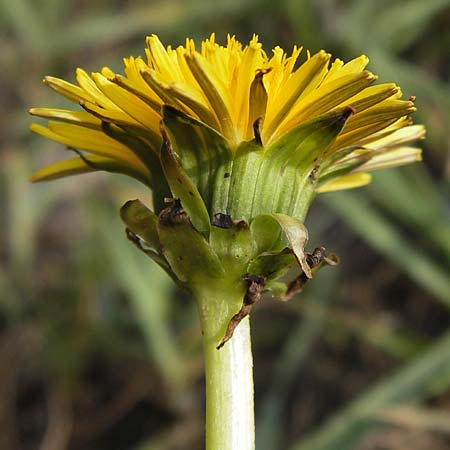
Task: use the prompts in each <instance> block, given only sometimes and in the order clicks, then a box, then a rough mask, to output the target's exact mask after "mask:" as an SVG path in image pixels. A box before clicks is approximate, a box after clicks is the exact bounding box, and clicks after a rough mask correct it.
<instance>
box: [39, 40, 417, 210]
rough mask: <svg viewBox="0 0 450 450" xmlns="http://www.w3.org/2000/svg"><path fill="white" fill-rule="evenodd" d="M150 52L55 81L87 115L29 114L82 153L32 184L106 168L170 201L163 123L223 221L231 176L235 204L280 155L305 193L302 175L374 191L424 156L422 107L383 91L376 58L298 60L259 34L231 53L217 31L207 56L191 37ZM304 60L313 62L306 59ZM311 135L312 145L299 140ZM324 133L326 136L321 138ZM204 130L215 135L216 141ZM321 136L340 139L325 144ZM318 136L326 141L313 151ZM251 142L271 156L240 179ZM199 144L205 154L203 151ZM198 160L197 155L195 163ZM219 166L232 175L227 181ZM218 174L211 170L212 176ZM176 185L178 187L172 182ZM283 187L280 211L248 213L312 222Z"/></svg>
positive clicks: (234, 45)
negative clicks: (378, 175) (416, 119)
mask: <svg viewBox="0 0 450 450" xmlns="http://www.w3.org/2000/svg"><path fill="white" fill-rule="evenodd" d="M145 52H146V60H144V59H143V58H141V57H137V58H134V57H129V58H125V59H124V64H125V75H118V74H115V73H114V72H112V71H111V70H110V69H109V68H107V67H104V68H103V69H102V70H101V71H100V72H95V73H92V74H91V75H88V74H87V73H86V72H85V71H84V70H82V69H80V68H79V69H77V70H76V80H77V85H75V84H71V83H68V82H66V81H63V80H61V79H57V78H53V77H49V76H48V77H45V78H44V82H45V83H46V84H47V85H48V86H50V87H51V88H52V89H54V90H55V91H56V92H58V93H59V94H61V95H63V96H64V97H66V98H68V99H69V100H72V101H73V102H75V103H78V104H79V105H81V107H82V108H83V109H84V110H78V111H72V110H59V109H52V108H33V109H31V110H30V113H31V114H33V115H36V116H40V117H44V118H47V119H50V121H49V122H48V124H47V126H42V125H38V124H33V125H32V130H33V131H34V132H36V133H38V134H41V135H43V136H45V137H47V138H49V139H52V140H55V141H57V142H61V143H62V144H64V145H66V146H67V147H69V148H71V149H77V153H78V156H76V157H75V158H72V159H68V160H64V161H61V162H57V163H55V164H52V165H49V166H47V167H44V168H43V169H41V170H39V171H38V172H37V173H35V174H34V176H33V178H32V179H33V181H41V180H49V179H54V178H60V177H63V176H67V175H72V174H78V173H84V172H91V171H94V170H107V171H111V172H119V173H125V174H127V175H130V176H132V177H134V178H136V179H138V180H140V181H142V182H143V183H145V184H147V185H148V186H150V187H151V188H152V189H153V191H154V193H155V192H157V191H158V189H159V190H160V192H161V194H164V192H165V189H166V184H165V183H166V181H165V180H164V178H165V175H162V171H161V168H160V167H159V164H160V162H159V161H160V149H161V145H162V143H163V140H162V134H161V131H160V126H161V121H162V120H163V128H164V129H165V130H166V131H168V133H169V136H168V139H170V141H172V142H173V146H174V148H173V151H174V153H175V156H176V157H177V158H178V159H179V160H180V162H181V166H182V168H183V169H184V170H185V171H186V173H187V174H188V175H189V176H191V178H192V180H193V183H194V184H195V185H196V187H197V188H198V190H199V192H200V194H201V196H202V198H203V200H204V202H205V204H206V207H207V209H208V210H209V211H210V214H214V213H215V212H219V211H217V210H214V208H216V209H217V208H218V207H219V209H220V207H223V208H224V209H226V211H220V212H228V213H229V212H230V211H234V212H236V211H237V210H236V208H233V207H232V206H231V205H230V203H229V201H227V200H224V199H222V200H221V202H220V201H219V202H218V203H217V202H216V203H214V199H213V197H214V192H215V190H218V189H219V190H220V187H219V186H218V184H220V183H222V180H223V179H224V177H225V178H226V177H230V178H231V180H229V182H230V184H229V186H231V187H230V188H229V192H228V194H227V198H228V199H232V198H234V197H236V196H234V197H233V192H232V187H233V186H235V185H236V184H239V183H240V181H242V179H243V177H247V178H248V180H249V181H248V183H250V182H251V183H253V184H254V185H258V182H259V184H260V185H261V183H264V180H262V181H261V180H259V181H258V176H259V177H260V178H261V176H263V175H258V173H260V174H261V173H262V174H264V173H265V172H264V170H263V169H262V167H263V166H264V159H265V158H266V159H267V158H269V155H272V156H271V157H273V158H274V162H273V164H274V166H276V167H278V166H277V163H276V156H277V155H276V154H275V155H274V152H272V151H271V149H272V150H273V149H276V148H278V147H280V148H279V149H278V150H277V152H278V159H280V158H282V156H281V155H282V154H284V156H283V158H284V162H283V164H284V166H283V167H281V166H280V167H281V168H280V167H278V169H279V171H278V172H277V173H276V175H275V176H277V177H278V178H280V177H281V178H283V177H285V178H286V180H288V181H289V183H290V184H293V185H299V183H300V184H301V183H303V185H302V188H301V189H300V191H301V192H304V191H305V189H306V187H305V186H306V185H304V184H305V180H304V176H303V177H302V180H300V178H299V175H298V173H296V174H295V175H293V174H294V172H296V171H297V172H298V171H299V170H301V171H303V172H304V173H307V175H308V176H309V180H310V182H311V183H310V184H311V186H312V187H311V186H310V187H309V190H312V191H314V192H324V191H331V190H338V189H347V188H352V187H357V186H361V185H364V184H367V183H368V182H369V181H370V176H369V174H368V173H367V171H370V170H373V169H378V168H385V167H391V166H396V165H400V164H406V163H409V162H413V161H417V160H419V159H420V157H421V153H420V150H419V149H418V148H416V147H414V146H412V145H411V144H412V143H413V142H414V141H417V140H419V139H421V138H423V137H424V128H423V126H421V125H411V122H410V119H409V117H408V116H409V115H410V114H411V113H412V112H414V111H415V107H414V105H413V101H412V100H406V101H405V100H401V96H402V93H401V90H400V88H399V87H398V86H396V85H395V84H393V83H384V84H375V85H373V82H374V81H375V80H376V78H377V77H376V76H375V75H373V74H372V73H371V72H369V71H367V70H365V67H366V65H367V64H368V58H367V57H366V56H360V57H358V58H356V59H354V60H352V61H350V62H348V63H344V62H343V61H341V60H340V59H335V60H332V57H331V55H330V54H329V53H326V52H325V51H323V50H321V51H319V52H318V53H316V54H314V55H310V53H309V52H306V55H304V53H303V54H302V49H301V48H297V47H294V49H293V50H292V52H291V53H290V54H287V53H286V52H285V51H284V50H283V49H281V48H280V47H276V48H275V49H273V51H272V53H271V54H267V53H266V52H265V51H264V49H263V48H262V45H261V43H260V42H258V38H257V36H254V37H253V38H252V40H251V41H250V42H249V44H248V45H246V46H243V45H242V44H241V43H240V42H238V41H237V40H236V39H235V38H234V37H228V39H227V45H226V46H221V45H219V44H217V43H216V42H215V36H214V34H213V35H211V37H210V38H209V39H206V40H205V41H203V42H202V43H201V45H200V48H196V44H195V43H194V41H193V40H191V39H187V40H186V44H185V46H179V47H177V48H172V47H171V46H168V47H167V48H165V47H164V46H163V45H162V44H161V42H160V40H159V39H158V37H157V36H155V35H153V36H150V37H148V38H147V48H146V50H145ZM301 57H303V62H299V61H300V59H301ZM174 116H177V117H178V119H177V120H178V122H177V121H176V120H175V119H174ZM330 118H331V119H330ZM330 120H331V122H330ZM189 121H191V122H190V126H191V133H192V134H196V135H197V136H194V137H189V136H187V137H183V133H181V134H180V132H178V131H177V126H181V125H180V124H181V123H183V124H188V123H189ZM330 123H331V125H330ZM177 124H178V125H177ZM302 126H303V128H302V130H303V134H301V136H300V135H298V133H297V134H296V133H294V132H293V130H298V129H299V127H300V128H301V127H302ZM321 127H322V128H324V130H325V131H324V132H320V130H319V132H318V133H319V134H317V133H316V131H317V130H318V129H321ZM330 127H331V128H332V130H331V131H330ZM333 127H334V128H333ZM199 130H200V131H199ZM205 130H206V131H205ZM213 131H215V132H217V136H220V137H221V139H223V141H221V143H219V144H217V141H216V144H217V145H219V146H220V145H222V146H226V147H227V150H226V151H227V152H228V153H229V157H228V159H227V158H224V159H223V160H221V162H220V163H219V165H218V166H217V167H216V166H215V165H214V164H216V162H214V163H211V162H209V161H208V158H209V159H211V160H214V158H216V157H215V156H214V155H215V154H216V153H217V152H216V150H214V149H213V150H211V143H206V142H205V140H207V139H210V138H211V136H212V134H211V133H213ZM205 133H206V134H208V133H210V136H209V138H208V137H206V138H205ZM320 133H322V135H324V133H325V135H326V133H329V136H328V138H326V139H325V138H324V139H325V140H324V141H323V142H321V141H320V139H319V138H318V136H319V135H320ZM310 135H311V136H315V137H314V142H312V139H313V138H312V137H311V138H310V137H309V136H310ZM287 136H291V138H290V143H289V145H290V147H291V151H290V152H289V154H287V153H286V151H284V149H285V143H284V144H283V142H284V141H283V139H285V140H286V139H287V138H286V137H287ZM214 139H215V138H214ZM188 141H189V142H188ZM194 141H195V142H194ZM199 142H200V144H199ZM246 142H247V143H248V142H254V143H256V144H259V145H260V146H261V147H262V148H263V151H262V153H260V158H259V159H258V161H257V163H256V162H255V161H253V160H252V159H251V158H250V157H247V156H248V155H247V156H246V159H245V164H247V165H251V167H250V168H247V169H246V170H244V169H243V168H242V167H241V168H240V169H239V172H238V174H233V171H234V168H237V167H239V164H237V165H236V164H234V165H233V162H235V160H236V159H238V158H239V155H240V154H242V153H245V152H244V151H243V150H242V144H243V143H246ZM308 142H309V144H308ZM312 144H314V145H315V146H316V147H315V148H313V147H314V146H312ZM199 145H200V146H203V150H202V152H203V153H202V152H200V151H197V149H195V148H194V147H195V146H199ZM213 145H214V144H213ZM196 151H197V153H196V154H195V155H193V156H192V157H188V156H187V154H188V153H189V152H191V153H193V152H194V153H195V152H196ZM246 152H247V153H246V154H248V153H249V150H248V149H247V151H246ZM219 153H220V152H219ZM306 154H308V155H309V154H310V155H313V157H312V158H310V159H308V158H307V160H308V164H306V163H305V161H306V160H305V156H304V155H306ZM302 158H303V159H302ZM228 160H230V161H231V162H230V161H228ZM302 161H303V162H302ZM220 164H222V166H223V167H226V169H223V167H222V169H223V170H222V171H221V172H220V170H221V169H220V167H219V166H220ZM267 164H269V163H267ZM267 164H266V165H267ZM270 164H272V161H270ZM280 164H281V163H280ZM283 164H282V165H283ZM302 164H303V165H302ZM208 165H209V169H204V167H207V166H208ZM241 165H242V164H241ZM205 170H206V171H205ZM208 170H209V171H208ZM218 171H219V172H220V173H221V178H220V179H219V178H217V173H218ZM252 171H253V173H252ZM291 172H292V173H291ZM237 175H239V179H237V178H236V177H237ZM247 178H246V179H247ZM281 178H280V179H281ZM233 183H234V184H233ZM248 183H247V184H248ZM277 183H278V181H277ZM289 183H288V184H289ZM247 184H246V183H243V185H244V186H247ZM162 185H164V186H162ZM169 185H170V187H172V184H171V182H170V180H169ZM242 189H243V188H242ZM252 189H253V188H252ZM258 189H259V188H256V191H255V192H256V193H254V194H252V195H253V197H254V198H256V197H257V196H258V195H259V193H260V191H261V190H258ZM273 189H274V190H275V191H276V192H277V193H276V195H275V196H277V195H278V197H277V198H276V199H275V200H274V201H273V202H272V203H270V205H269V204H266V205H265V206H261V207H256V209H255V208H252V207H250V206H248V207H247V209H245V210H242V211H240V213H241V214H242V215H243V216H254V215H256V214H257V213H265V212H283V213H289V214H293V215H294V216H296V215H297V216H299V217H300V216H301V215H302V214H300V213H298V212H297V213H296V208H295V207H294V206H293V205H292V204H291V205H290V206H288V205H287V203H286V202H287V200H286V198H288V197H289V196H292V195H294V196H297V197H299V196H300V195H301V192H300V191H299V192H300V193H296V192H294V191H292V192H290V193H289V192H287V191H286V189H287V188H286V187H285V186H282V185H280V186H279V187H278V188H275V187H274V186H273ZM263 190H264V189H263ZM288 190H289V189H288ZM166 191H167V189H166ZM261 192H262V191H261ZM269 192H270V190H269ZM283 193H284V194H283ZM224 195H225V194H224ZM283 195H284V197H283ZM297 197H296V198H297ZM277 199H278V200H277ZM230 201H231V200H230ZM248 201H249V202H250V200H248ZM289 201H290V200H289ZM227 202H228V203H227ZM263 203H264V202H263ZM266 203H267V202H266ZM291 203H292V201H291ZM218 205H219V206H218ZM220 205H221V206H220ZM238 210H239V208H238Z"/></svg>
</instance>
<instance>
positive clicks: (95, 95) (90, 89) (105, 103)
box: [75, 68, 119, 109]
mask: <svg viewBox="0 0 450 450" xmlns="http://www.w3.org/2000/svg"><path fill="white" fill-rule="evenodd" d="M75 73H76V78H77V82H78V84H79V85H80V87H81V88H82V89H83V90H84V91H85V92H86V93H87V94H89V96H90V98H92V99H94V101H93V103H96V104H97V105H99V106H101V107H102V108H107V109H119V108H118V107H117V106H116V105H115V104H114V103H113V102H112V101H111V100H110V99H109V98H108V97H106V96H105V94H103V92H102V91H101V90H100V89H99V88H98V87H97V86H96V84H95V83H94V81H93V80H92V78H91V77H90V76H89V75H88V74H87V73H86V72H85V71H84V70H83V69H80V68H78V69H77V70H76V72H75Z"/></svg>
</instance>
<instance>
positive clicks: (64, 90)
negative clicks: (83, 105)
mask: <svg viewBox="0 0 450 450" xmlns="http://www.w3.org/2000/svg"><path fill="white" fill-rule="evenodd" d="M43 81H44V83H45V84H46V85H47V86H49V87H50V88H52V89H53V90H54V91H56V92H57V93H58V94H61V95H62V96H63V97H66V98H68V99H69V100H72V101H73V102H75V103H79V102H80V100H84V101H90V102H95V98H94V97H92V96H91V95H90V94H89V92H86V91H85V90H83V89H81V88H80V87H78V86H75V85H74V84H72V83H69V82H67V81H64V80H60V79H59V78H55V77H49V76H46V77H45V78H44V80H43Z"/></svg>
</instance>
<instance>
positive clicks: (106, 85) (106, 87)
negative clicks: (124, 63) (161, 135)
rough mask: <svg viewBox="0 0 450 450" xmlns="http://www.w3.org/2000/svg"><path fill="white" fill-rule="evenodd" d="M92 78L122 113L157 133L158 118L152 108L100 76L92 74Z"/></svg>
mask: <svg viewBox="0 0 450 450" xmlns="http://www.w3.org/2000/svg"><path fill="white" fill-rule="evenodd" d="M92 78H93V79H94V81H95V84H96V85H97V86H98V88H99V89H100V90H101V91H102V92H103V93H104V94H105V95H106V96H107V97H108V98H109V99H110V100H111V101H112V102H114V103H115V104H116V105H117V106H118V107H119V108H120V109H121V110H122V111H124V112H125V113H127V114H128V115H129V116H130V117H132V118H133V119H134V120H136V121H137V122H139V123H140V124H142V125H144V126H147V127H149V128H151V129H153V130H154V131H157V129H158V127H159V120H160V117H159V115H158V114H157V113H156V112H155V111H154V110H153V109H152V108H150V107H149V106H148V105H146V104H145V103H144V102H143V101H142V100H140V99H139V98H137V97H136V96H135V95H133V94H132V93H130V92H128V91H126V90H125V89H123V88H121V87H120V86H117V85H116V84H114V83H112V82H111V81H109V80H108V79H106V78H105V77H104V76H103V75H102V74H100V73H94V74H92Z"/></svg>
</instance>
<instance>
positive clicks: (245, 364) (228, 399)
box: [197, 289, 255, 450]
mask: <svg viewBox="0 0 450 450" xmlns="http://www.w3.org/2000/svg"><path fill="white" fill-rule="evenodd" d="M232 290H233V289H231V290H230V291H232ZM209 291H210V292H211V289H209ZM224 297H225V296H224V295H223V291H222V295H219V296H218V297H217V296H216V297H214V296H211V297H210V298H205V296H204V295H202V296H201V298H199V297H198V296H197V300H198V304H199V311H200V317H201V322H202V332H203V352H204V358H205V373H206V450H254V448H255V420H254V408H253V361H252V352H251V340H250V322H249V318H248V317H246V318H245V319H244V320H243V321H242V322H241V323H240V324H239V325H238V327H237V328H236V330H235V332H234V334H233V337H232V338H231V339H230V340H229V341H228V342H226V343H225V345H224V346H223V347H222V348H220V349H219V350H218V349H217V346H218V344H219V343H220V340H221V339H222V337H223V336H224V332H225V329H226V326H227V325H228V320H229V319H228V318H227V317H230V316H229V312H230V310H231V309H232V308H235V306H236V305H237V304H242V297H243V295H242V294H240V295H239V294H238V295H236V293H235V294H234V295H233V294H232V292H230V295H229V297H230V298H229V299H228V300H227V299H226V298H224ZM222 299H223V300H222ZM230 300H231V301H230ZM236 300H238V303H237V302H236ZM224 318H227V319H226V320H225V321H224Z"/></svg>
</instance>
